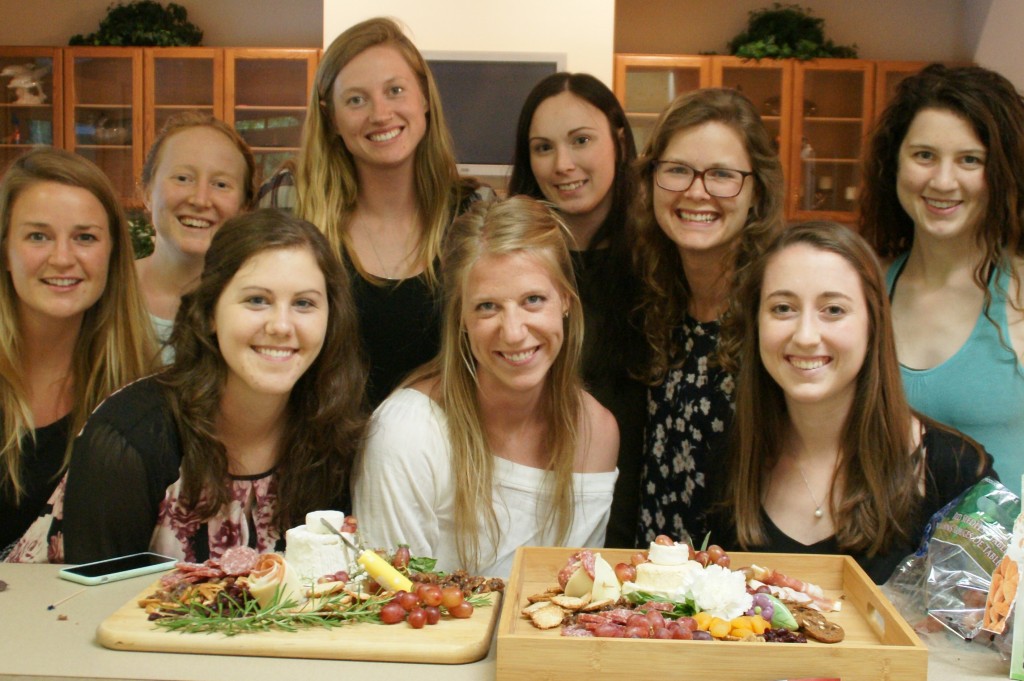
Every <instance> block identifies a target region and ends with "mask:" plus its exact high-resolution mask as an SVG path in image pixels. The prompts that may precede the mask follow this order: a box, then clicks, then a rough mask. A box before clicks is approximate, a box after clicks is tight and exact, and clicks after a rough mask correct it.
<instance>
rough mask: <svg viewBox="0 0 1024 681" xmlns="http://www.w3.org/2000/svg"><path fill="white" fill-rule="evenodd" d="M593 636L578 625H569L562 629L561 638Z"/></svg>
mask: <svg viewBox="0 0 1024 681" xmlns="http://www.w3.org/2000/svg"><path fill="white" fill-rule="evenodd" d="M593 635H594V634H593V633H592V632H591V631H590V630H589V629H587V628H586V627H581V626H580V625H578V624H570V625H568V626H565V627H562V636H593Z"/></svg>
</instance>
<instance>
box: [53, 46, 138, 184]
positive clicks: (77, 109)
mask: <svg viewBox="0 0 1024 681" xmlns="http://www.w3.org/2000/svg"><path fill="white" fill-rule="evenodd" d="M64 75H65V96H66V101H65V123H64V125H65V145H64V146H65V148H66V149H68V150H69V151H73V152H75V153H77V154H80V155H81V156H84V157H85V158H87V159H89V160H90V161H92V162H94V163H95V164H96V165H98V166H99V167H100V168H101V169H102V170H103V171H104V172H105V173H106V174H107V176H108V177H109V178H110V180H111V182H113V183H114V188H115V189H116V190H117V192H118V194H119V195H120V196H121V197H122V198H123V199H125V200H126V202H128V203H131V202H133V201H135V200H137V198H138V197H137V196H136V192H135V178H136V177H138V174H139V171H140V170H141V168H142V153H143V149H142V122H143V115H142V49H141V48H118V47H75V48H68V49H66V50H65V51H64Z"/></svg>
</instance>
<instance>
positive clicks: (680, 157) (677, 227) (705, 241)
mask: <svg viewBox="0 0 1024 681" xmlns="http://www.w3.org/2000/svg"><path fill="white" fill-rule="evenodd" d="M657 160H658V161H673V162H675V163H685V164H686V165H688V166H690V167H692V168H694V169H696V170H707V169H708V168H730V169H732V170H741V171H751V170H752V169H753V168H752V164H751V161H750V155H749V154H748V153H747V150H746V147H745V146H744V144H743V139H742V138H741V137H740V135H739V133H737V132H736V131H735V130H734V129H733V128H731V127H729V126H728V125H726V124H724V123H720V122H718V121H709V122H707V123H702V124H700V125H696V126H694V127H691V128H686V129H683V130H680V131H679V132H677V133H676V134H675V135H673V136H672V139H671V140H670V141H669V143H668V145H667V146H666V147H665V151H664V152H663V153H662V154H661V156H660V157H659V158H658V159H657ZM652 184H653V187H652V191H653V192H654V217H655V219H656V220H657V221H658V224H659V225H660V226H661V229H662V230H663V231H664V232H665V234H666V235H667V236H668V238H669V239H671V240H672V241H673V243H675V244H676V247H677V248H678V249H679V251H680V253H682V254H683V255H684V256H686V255H687V254H695V253H706V254H715V255H718V254H724V253H725V252H727V251H728V250H729V249H730V248H731V245H732V243H733V241H734V240H735V239H736V237H737V235H739V233H740V231H741V230H742V229H743V226H744V225H745V224H746V222H747V215H748V213H749V212H750V209H751V206H752V205H753V203H754V200H755V192H754V181H753V179H752V178H749V177H748V178H746V180H745V181H744V182H743V187H742V189H741V190H740V193H739V194H737V195H736V196H734V197H732V198H727V199H723V198H718V197H714V196H711V195H710V194H708V192H707V189H705V187H704V183H703V182H702V181H701V180H699V179H698V180H695V181H694V182H693V184H691V185H690V188H689V189H687V190H685V191H681V192H673V191H669V190H667V189H662V188H661V187H659V186H658V184H657V182H654V181H653V179H652Z"/></svg>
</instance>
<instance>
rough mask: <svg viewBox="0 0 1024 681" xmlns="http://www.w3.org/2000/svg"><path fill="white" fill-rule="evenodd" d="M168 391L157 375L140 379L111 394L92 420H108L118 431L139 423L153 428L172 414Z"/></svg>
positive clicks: (129, 428)
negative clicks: (163, 418)
mask: <svg viewBox="0 0 1024 681" xmlns="http://www.w3.org/2000/svg"><path fill="white" fill-rule="evenodd" d="M169 413H170V406H169V404H168V401H167V392H166V389H165V388H164V386H163V385H162V384H161V383H160V380H159V378H158V375H157V374H152V375H150V376H146V377H145V378H140V379H138V380H137V381H133V382H132V383H129V384H127V385H125V386H124V387H122V388H120V389H118V390H116V391H114V392H113V393H111V394H110V395H109V396H108V397H107V398H106V399H105V400H103V402H101V403H100V405H99V406H98V407H96V410H95V411H94V412H93V414H92V416H90V417H89V421H97V422H105V423H107V424H110V425H112V426H114V427H115V428H117V429H118V430H131V429H133V428H135V427H137V426H139V425H140V424H142V425H144V426H146V427H149V428H152V427H154V426H155V425H156V424H158V423H159V422H160V421H161V419H160V418H159V416H158V415H159V414H169Z"/></svg>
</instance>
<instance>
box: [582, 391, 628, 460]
mask: <svg viewBox="0 0 1024 681" xmlns="http://www.w3.org/2000/svg"><path fill="white" fill-rule="evenodd" d="M583 415H584V419H585V422H586V427H585V429H584V431H583V434H584V438H583V442H584V443H585V445H586V446H585V452H586V456H585V461H583V462H582V467H581V469H580V470H577V472H578V473H601V472H607V471H612V470H615V465H616V463H617V462H618V458H619V425H618V422H617V421H616V420H615V416H614V415H613V414H612V413H611V411H609V410H608V409H607V408H606V407H604V405H602V404H601V403H600V402H598V401H597V399H596V398H595V397H594V396H593V395H591V394H590V393H588V392H586V391H583Z"/></svg>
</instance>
